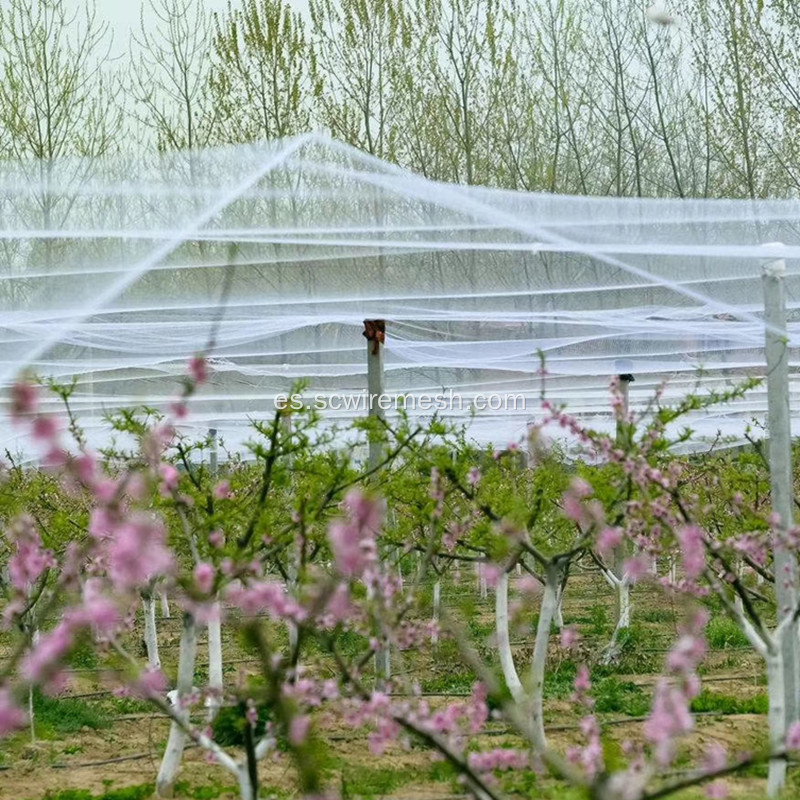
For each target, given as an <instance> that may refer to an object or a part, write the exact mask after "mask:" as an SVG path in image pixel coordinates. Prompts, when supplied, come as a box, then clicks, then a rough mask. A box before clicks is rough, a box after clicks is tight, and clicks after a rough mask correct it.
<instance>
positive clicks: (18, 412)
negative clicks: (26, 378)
mask: <svg viewBox="0 0 800 800" xmlns="http://www.w3.org/2000/svg"><path fill="white" fill-rule="evenodd" d="M38 405H39V389H38V387H36V386H34V385H33V384H32V383H24V382H23V381H17V383H15V384H14V385H13V386H12V387H11V416H12V417H13V418H14V419H19V418H20V417H22V416H25V415H27V414H33V413H35V412H36V409H37V407H38Z"/></svg>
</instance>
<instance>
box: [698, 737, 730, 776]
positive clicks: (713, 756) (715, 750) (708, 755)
mask: <svg viewBox="0 0 800 800" xmlns="http://www.w3.org/2000/svg"><path fill="white" fill-rule="evenodd" d="M727 763H728V753H727V751H726V750H725V748H724V747H723V746H722V745H721V744H720V743H719V742H711V744H709V745H708V746H707V747H706V752H705V754H704V758H703V768H704V769H705V771H706V772H719V771H720V770H721V769H723V768H724V767H725V765H726V764H727Z"/></svg>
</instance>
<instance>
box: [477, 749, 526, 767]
mask: <svg viewBox="0 0 800 800" xmlns="http://www.w3.org/2000/svg"><path fill="white" fill-rule="evenodd" d="M529 758H530V756H529V755H528V753H527V752H525V751H524V750H506V749H503V748H497V749H495V750H487V751H485V752H482V753H470V754H469V755H468V756H467V763H468V764H469V766H470V767H471V768H472V769H474V770H475V771H476V772H495V771H496V770H507V769H525V768H526V767H527V766H528V761H529Z"/></svg>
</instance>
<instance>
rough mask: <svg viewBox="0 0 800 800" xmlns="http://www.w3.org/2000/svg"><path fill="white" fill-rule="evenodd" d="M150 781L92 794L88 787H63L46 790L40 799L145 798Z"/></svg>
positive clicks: (129, 799) (148, 796)
mask: <svg viewBox="0 0 800 800" xmlns="http://www.w3.org/2000/svg"><path fill="white" fill-rule="evenodd" d="M154 788H155V787H154V786H153V784H152V783H145V784H142V785H141V786H126V787H125V788H123V789H109V790H107V791H105V792H103V794H92V792H90V791H89V790H88V789H65V790H64V791H61V792H56V793H55V794H54V793H52V792H47V794H45V795H44V796H43V798H42V800H146V798H150V797H152V795H153V790H154Z"/></svg>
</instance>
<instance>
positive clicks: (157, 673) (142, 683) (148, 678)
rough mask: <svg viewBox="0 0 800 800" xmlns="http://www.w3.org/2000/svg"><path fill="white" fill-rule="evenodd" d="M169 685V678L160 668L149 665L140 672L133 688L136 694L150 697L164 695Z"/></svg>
mask: <svg viewBox="0 0 800 800" xmlns="http://www.w3.org/2000/svg"><path fill="white" fill-rule="evenodd" d="M167 685H168V684H167V678H166V676H165V675H164V673H163V672H162V671H161V670H160V669H154V668H152V667H148V668H147V669H145V670H144V671H142V672H141V673H140V675H139V677H138V678H137V679H136V681H135V683H134V684H133V688H134V693H135V694H137V695H139V696H140V697H144V698H148V697H154V696H159V695H162V694H163V693H164V690H165V689H166V688H167Z"/></svg>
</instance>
